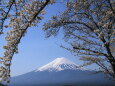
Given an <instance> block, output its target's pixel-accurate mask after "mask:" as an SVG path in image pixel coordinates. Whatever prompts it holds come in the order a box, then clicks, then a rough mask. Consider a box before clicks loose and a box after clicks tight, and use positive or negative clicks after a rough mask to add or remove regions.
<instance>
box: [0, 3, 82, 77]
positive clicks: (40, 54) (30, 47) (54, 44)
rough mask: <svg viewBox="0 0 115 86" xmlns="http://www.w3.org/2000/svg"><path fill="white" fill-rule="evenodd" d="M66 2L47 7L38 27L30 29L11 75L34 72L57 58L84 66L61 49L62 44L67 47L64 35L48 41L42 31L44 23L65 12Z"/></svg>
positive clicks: (0, 51) (22, 41)
mask: <svg viewBox="0 0 115 86" xmlns="http://www.w3.org/2000/svg"><path fill="white" fill-rule="evenodd" d="M64 9H65V6H64V2H61V3H60V2H58V3H56V4H54V5H50V6H48V7H46V11H47V13H46V14H45V16H44V19H43V20H42V21H41V23H39V24H38V27H31V28H29V29H28V32H27V34H26V35H25V37H23V38H22V40H21V43H20V44H19V53H18V54H16V55H14V57H13V60H12V66H11V75H12V76H17V75H20V74H24V73H27V72H30V71H33V70H35V69H37V68H39V67H40V66H43V65H45V64H47V63H49V62H50V61H52V60H54V59H55V58H57V57H66V58H68V59H70V60H72V61H74V62H75V63H77V64H82V62H81V61H79V60H78V58H76V57H75V56H73V55H72V54H71V53H70V52H69V51H67V50H65V49H63V48H61V47H60V45H61V44H64V45H67V44H66V43H65V42H64V41H63V40H62V35H61V34H59V35H58V36H57V37H55V38H54V37H51V38H48V39H46V38H45V34H44V32H43V31H42V30H41V29H42V25H43V23H44V22H46V21H48V20H49V19H50V17H51V16H52V15H56V14H58V12H62V11H64ZM4 37H5V36H4V35H2V36H0V56H3V51H4V50H3V49H2V46H3V45H5V44H6V42H5V41H4V40H3V39H4Z"/></svg>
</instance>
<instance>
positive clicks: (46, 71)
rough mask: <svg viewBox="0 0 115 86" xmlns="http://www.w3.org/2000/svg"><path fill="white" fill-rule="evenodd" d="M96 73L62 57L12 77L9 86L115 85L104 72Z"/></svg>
mask: <svg viewBox="0 0 115 86" xmlns="http://www.w3.org/2000/svg"><path fill="white" fill-rule="evenodd" d="M94 73H95V72H94V71H90V70H85V69H84V68H79V67H78V65H77V64H75V63H74V62H72V61H69V60H68V59H66V58H64V57H62V58H57V59H55V60H54V61H52V62H50V63H48V64H46V65H45V66H43V67H40V68H38V69H37V70H34V71H32V72H29V73H26V74H23V75H19V76H16V77H12V78H11V83H10V84H9V85H8V86H115V82H113V81H110V80H108V79H107V78H105V75H104V74H103V73H98V74H94Z"/></svg>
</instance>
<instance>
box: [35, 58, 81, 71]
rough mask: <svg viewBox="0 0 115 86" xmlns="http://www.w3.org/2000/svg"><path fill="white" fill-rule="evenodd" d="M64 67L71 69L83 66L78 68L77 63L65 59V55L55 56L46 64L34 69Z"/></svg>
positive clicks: (58, 68) (57, 68) (48, 69)
mask: <svg viewBox="0 0 115 86" xmlns="http://www.w3.org/2000/svg"><path fill="white" fill-rule="evenodd" d="M65 69H71V70H77V69H81V70H83V68H79V66H78V65H77V64H75V63H74V62H72V61H70V60H68V59H66V58H65V57H61V58H57V59H55V60H53V61H52V62H50V63H49V64H46V65H45V66H42V67H40V68H39V69H37V70H36V71H61V70H65Z"/></svg>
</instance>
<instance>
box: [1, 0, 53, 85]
mask: <svg viewBox="0 0 115 86" xmlns="http://www.w3.org/2000/svg"><path fill="white" fill-rule="evenodd" d="M52 3H53V0H0V35H2V34H3V33H4V29H5V28H8V29H9V31H8V32H7V35H6V37H5V39H6V41H7V45H5V46H3V48H4V49H5V52H4V56H3V57H0V63H1V66H0V79H1V81H6V82H8V83H9V80H10V66H11V61H12V57H13V55H14V54H15V53H18V45H19V43H20V41H21V39H22V37H24V35H25V34H26V32H27V30H28V28H29V27H31V26H37V25H38V23H39V22H40V20H41V19H43V15H44V14H45V10H44V8H45V7H46V6H47V5H48V4H52ZM5 22H8V23H5Z"/></svg>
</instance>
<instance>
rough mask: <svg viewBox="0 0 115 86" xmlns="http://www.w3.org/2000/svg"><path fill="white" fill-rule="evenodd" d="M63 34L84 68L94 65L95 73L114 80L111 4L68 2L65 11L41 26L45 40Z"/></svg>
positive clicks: (114, 6) (114, 8) (108, 0)
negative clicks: (101, 73)
mask: <svg viewBox="0 0 115 86" xmlns="http://www.w3.org/2000/svg"><path fill="white" fill-rule="evenodd" d="M60 29H62V30H61V32H62V31H63V32H64V39H65V41H66V42H68V43H69V45H71V47H68V48H67V47H64V46H62V47H63V48H66V49H67V50H69V51H71V52H73V54H74V55H77V56H79V57H80V60H83V61H84V64H83V65H82V66H85V65H91V64H96V65H98V67H99V69H98V71H101V72H104V73H106V74H107V75H108V74H109V75H110V76H112V77H113V78H115V1H114V0H72V1H69V2H67V3H66V10H65V11H64V12H63V13H62V14H60V15H56V16H53V17H52V19H51V20H49V21H48V22H46V23H45V24H44V28H43V30H44V31H45V33H46V37H50V36H56V35H57V34H58V32H59V31H60Z"/></svg>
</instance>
